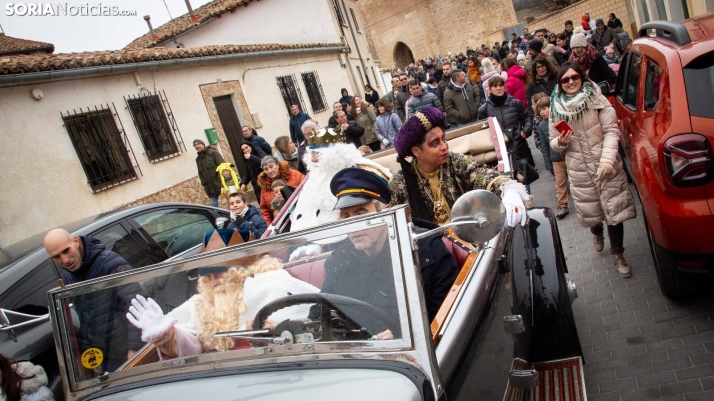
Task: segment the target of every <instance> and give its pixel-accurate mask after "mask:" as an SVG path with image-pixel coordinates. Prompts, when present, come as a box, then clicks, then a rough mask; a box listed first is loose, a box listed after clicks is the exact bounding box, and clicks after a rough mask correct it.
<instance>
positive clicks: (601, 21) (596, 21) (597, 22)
mask: <svg viewBox="0 0 714 401" xmlns="http://www.w3.org/2000/svg"><path fill="white" fill-rule="evenodd" d="M600 24H603V25H605V21H603V20H602V18H598V19H596V20H595V26H598V25H600Z"/></svg>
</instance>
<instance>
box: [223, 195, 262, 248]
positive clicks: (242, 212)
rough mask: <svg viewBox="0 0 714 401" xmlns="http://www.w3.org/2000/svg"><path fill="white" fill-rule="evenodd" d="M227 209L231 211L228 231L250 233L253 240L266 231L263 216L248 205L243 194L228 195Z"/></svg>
mask: <svg viewBox="0 0 714 401" xmlns="http://www.w3.org/2000/svg"><path fill="white" fill-rule="evenodd" d="M228 208H229V209H230V210H231V223H230V224H229V225H228V229H230V230H238V231H241V234H243V233H244V232H245V233H251V234H253V236H254V237H255V239H258V238H260V237H261V236H262V235H263V233H264V232H265V230H267V229H268V224H266V223H265V220H263V216H261V214H260V212H259V211H258V209H256V208H255V206H253V205H250V204H248V198H246V196H245V194H244V193H242V192H235V193H232V194H230V196H229V197H228ZM244 238H245V237H244Z"/></svg>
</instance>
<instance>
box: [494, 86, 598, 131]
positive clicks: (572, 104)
mask: <svg viewBox="0 0 714 401" xmlns="http://www.w3.org/2000/svg"><path fill="white" fill-rule="evenodd" d="M491 96H493V95H491ZM599 103H600V93H599V91H598V90H597V89H596V87H595V85H593V84H592V83H590V82H583V85H582V86H581V87H580V92H578V93H577V94H576V95H575V96H573V97H570V96H567V95H566V94H565V93H560V90H559V87H558V86H556V87H555V88H554V89H553V94H552V96H551V101H550V118H549V119H550V121H560V120H564V121H565V122H567V123H569V122H571V121H577V120H578V119H579V118H580V117H581V116H582V115H583V111H584V110H585V109H587V108H588V107H589V106H591V105H594V104H599Z"/></svg>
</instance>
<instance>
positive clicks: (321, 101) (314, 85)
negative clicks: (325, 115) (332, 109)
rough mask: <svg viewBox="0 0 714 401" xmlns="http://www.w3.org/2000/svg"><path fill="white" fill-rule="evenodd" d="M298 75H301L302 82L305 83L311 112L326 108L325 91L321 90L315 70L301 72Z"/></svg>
mask: <svg viewBox="0 0 714 401" xmlns="http://www.w3.org/2000/svg"><path fill="white" fill-rule="evenodd" d="M300 75H302V83H303V84H305V90H306V91H307V98H308V99H310V105H312V112H313V113H319V112H321V111H325V110H327V99H325V93H324V92H323V91H322V85H321V84H320V77H319V76H318V75H317V71H308V72H303V73H302V74H300Z"/></svg>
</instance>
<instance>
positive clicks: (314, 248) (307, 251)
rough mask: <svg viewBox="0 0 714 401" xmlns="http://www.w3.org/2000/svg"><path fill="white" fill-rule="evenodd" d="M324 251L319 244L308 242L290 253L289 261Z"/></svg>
mask: <svg viewBox="0 0 714 401" xmlns="http://www.w3.org/2000/svg"><path fill="white" fill-rule="evenodd" d="M321 252H322V247H321V246H320V245H318V244H307V245H303V246H301V247H300V248H298V249H296V250H294V251H293V253H291V254H290V258H288V261H293V260H295V259H301V258H306V257H308V256H312V255H317V254H319V253H321Z"/></svg>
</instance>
